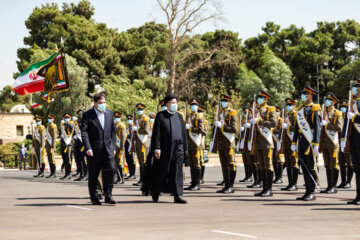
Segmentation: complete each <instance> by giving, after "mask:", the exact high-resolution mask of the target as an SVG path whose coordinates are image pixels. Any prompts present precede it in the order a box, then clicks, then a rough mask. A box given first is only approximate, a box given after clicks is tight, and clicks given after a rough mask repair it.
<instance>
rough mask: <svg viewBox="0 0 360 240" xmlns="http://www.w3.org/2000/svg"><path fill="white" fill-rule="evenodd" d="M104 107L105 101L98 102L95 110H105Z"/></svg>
mask: <svg viewBox="0 0 360 240" xmlns="http://www.w3.org/2000/svg"><path fill="white" fill-rule="evenodd" d="M105 108H106V103H99V104H98V106H97V110H99V112H103V111H105Z"/></svg>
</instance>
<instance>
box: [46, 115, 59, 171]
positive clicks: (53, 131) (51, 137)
mask: <svg viewBox="0 0 360 240" xmlns="http://www.w3.org/2000/svg"><path fill="white" fill-rule="evenodd" d="M54 119H55V116H54V115H52V114H49V115H48V122H49V121H51V122H49V123H48V126H47V127H46V143H45V149H46V154H47V157H48V162H49V166H50V175H49V176H47V177H46V178H51V177H53V178H55V177H56V164H55V159H54V157H55V156H54V154H55V148H56V135H57V127H56V124H55V123H54V122H53V121H54Z"/></svg>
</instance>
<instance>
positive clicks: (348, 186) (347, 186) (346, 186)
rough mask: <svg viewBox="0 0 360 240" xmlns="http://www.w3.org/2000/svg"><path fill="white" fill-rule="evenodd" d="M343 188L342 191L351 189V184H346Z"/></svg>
mask: <svg viewBox="0 0 360 240" xmlns="http://www.w3.org/2000/svg"><path fill="white" fill-rule="evenodd" d="M343 188H344V189H349V188H351V184H350V183H346V184H345V185H344V187H343Z"/></svg>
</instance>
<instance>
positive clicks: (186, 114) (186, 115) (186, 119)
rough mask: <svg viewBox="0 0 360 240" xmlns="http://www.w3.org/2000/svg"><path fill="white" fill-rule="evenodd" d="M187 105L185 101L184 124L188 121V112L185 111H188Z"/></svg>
mask: <svg viewBox="0 0 360 240" xmlns="http://www.w3.org/2000/svg"><path fill="white" fill-rule="evenodd" d="M187 105H188V102H187V101H186V102H185V123H189V121H188V112H187V109H188V107H187Z"/></svg>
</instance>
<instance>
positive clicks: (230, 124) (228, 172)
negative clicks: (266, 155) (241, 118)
mask: <svg viewBox="0 0 360 240" xmlns="http://www.w3.org/2000/svg"><path fill="white" fill-rule="evenodd" d="M231 100H232V98H231V97H230V96H228V95H226V94H222V95H221V96H220V104H221V114H220V121H216V122H215V127H216V128H217V131H218V133H219V135H218V142H217V143H218V145H217V149H218V151H219V158H220V163H221V168H222V171H223V177H224V182H225V186H224V188H223V189H221V190H218V191H217V193H233V192H234V191H235V190H234V188H233V187H234V181H235V178H236V165H235V151H234V150H235V135H236V132H237V125H238V123H237V122H238V117H237V111H236V110H233V109H231V108H230V105H231Z"/></svg>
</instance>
